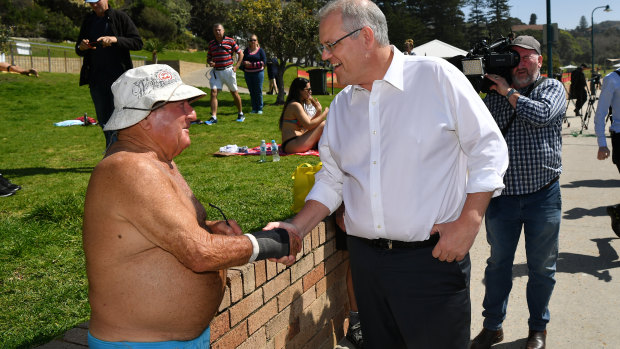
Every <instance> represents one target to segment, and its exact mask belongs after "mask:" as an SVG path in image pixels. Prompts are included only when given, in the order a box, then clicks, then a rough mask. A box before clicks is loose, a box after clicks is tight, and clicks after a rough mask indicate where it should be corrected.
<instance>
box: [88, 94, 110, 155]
mask: <svg viewBox="0 0 620 349" xmlns="http://www.w3.org/2000/svg"><path fill="white" fill-rule="evenodd" d="M110 86H112V83H110V84H109V85H108V84H107V83H97V84H90V97H91V98H92V99H93V104H94V105H95V113H96V114H97V123H98V124H99V126H101V128H103V126H105V124H106V123H107V122H108V120H110V117H111V116H112V113H113V112H114V95H113V94H112V89H111V88H110ZM103 134H104V136H105V144H106V149H107V148H108V147H109V146H110V145H112V143H114V142H116V133H115V131H103Z"/></svg>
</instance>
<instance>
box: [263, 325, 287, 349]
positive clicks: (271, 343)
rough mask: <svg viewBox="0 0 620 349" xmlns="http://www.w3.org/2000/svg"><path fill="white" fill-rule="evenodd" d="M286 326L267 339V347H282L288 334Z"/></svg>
mask: <svg viewBox="0 0 620 349" xmlns="http://www.w3.org/2000/svg"><path fill="white" fill-rule="evenodd" d="M288 332H289V330H288V328H283V329H282V330H280V332H278V333H276V334H275V335H274V336H273V337H272V338H268V339H267V348H273V349H282V348H284V346H285V345H286V338H287V336H288Z"/></svg>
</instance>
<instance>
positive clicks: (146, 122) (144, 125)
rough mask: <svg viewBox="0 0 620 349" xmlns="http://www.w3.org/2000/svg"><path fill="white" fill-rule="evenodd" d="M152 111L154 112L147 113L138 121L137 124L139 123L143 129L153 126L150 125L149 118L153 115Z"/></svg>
mask: <svg viewBox="0 0 620 349" xmlns="http://www.w3.org/2000/svg"><path fill="white" fill-rule="evenodd" d="M153 113H154V112H150V113H149V115H147V116H146V117H145V118H144V119H142V120H140V122H138V125H140V127H141V128H142V129H143V130H150V129H151V128H152V127H153V125H151V120H149V118H152V117H153V116H152V115H153Z"/></svg>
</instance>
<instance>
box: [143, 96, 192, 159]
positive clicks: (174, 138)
mask: <svg viewBox="0 0 620 349" xmlns="http://www.w3.org/2000/svg"><path fill="white" fill-rule="evenodd" d="M145 120H146V121H148V123H149V125H150V132H151V137H152V138H153V139H154V140H155V141H156V142H157V144H158V145H159V146H160V147H161V149H162V150H163V151H164V153H165V154H166V155H167V157H168V160H172V159H173V158H174V157H175V156H177V155H179V154H181V152H182V151H183V150H184V149H185V148H187V147H189V145H190V144H191V140H190V137H189V126H190V124H191V122H192V121H194V120H196V111H194V108H192V106H191V105H190V104H189V102H188V101H187V100H184V101H179V102H169V103H166V105H164V106H163V107H161V108H159V109H156V110H154V111H152V112H151V114H149V116H148V117H147V119H145Z"/></svg>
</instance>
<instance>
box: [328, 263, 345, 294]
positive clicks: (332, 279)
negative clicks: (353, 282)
mask: <svg viewBox="0 0 620 349" xmlns="http://www.w3.org/2000/svg"><path fill="white" fill-rule="evenodd" d="M327 263H329V261H327ZM348 266H349V264H348V263H340V264H338V266H337V267H336V268H333V269H332V271H331V272H327V271H325V272H326V273H327V275H326V278H327V285H326V288H327V289H329V288H331V287H332V286H333V285H334V284H344V285H345V286H346V284H347V267H348Z"/></svg>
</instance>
